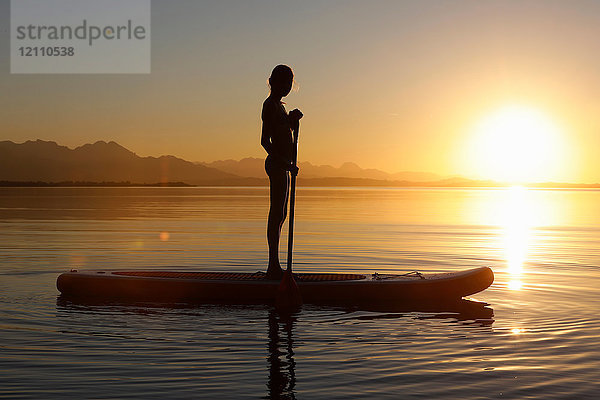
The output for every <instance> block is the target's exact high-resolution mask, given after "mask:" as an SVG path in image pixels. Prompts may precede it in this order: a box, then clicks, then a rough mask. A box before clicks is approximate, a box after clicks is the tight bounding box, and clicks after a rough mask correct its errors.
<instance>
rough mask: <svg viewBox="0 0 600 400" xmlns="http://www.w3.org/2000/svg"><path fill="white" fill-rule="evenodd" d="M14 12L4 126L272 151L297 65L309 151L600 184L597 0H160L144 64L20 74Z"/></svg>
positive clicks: (198, 155)
mask: <svg viewBox="0 0 600 400" xmlns="http://www.w3.org/2000/svg"><path fill="white" fill-rule="evenodd" d="M9 15H10V13H9V1H8V0H1V2H0V18H1V20H0V23H1V29H2V32H3V40H2V43H1V44H0V45H1V46H0V50H1V53H2V54H3V56H2V58H1V59H0V60H1V61H0V62H1V64H0V90H1V91H2V94H3V95H2V97H1V100H0V101H1V103H0V121H2V126H1V133H0V140H12V141H15V142H23V141H26V140H32V139H38V138H39V139H44V140H53V141H56V142H58V143H59V144H63V145H67V146H69V147H76V146H80V145H82V144H84V143H90V142H95V141H97V140H106V141H108V140H114V141H117V142H118V143H120V144H122V145H123V146H125V147H127V148H129V149H130V150H132V151H135V152H136V153H137V154H139V155H143V156H146V155H153V156H158V155H162V154H172V155H176V156H178V157H182V158H185V159H188V160H191V161H213V160H218V159H228V158H233V159H240V158H243V157H263V156H264V151H263V150H262V148H261V147H260V140H259V139H260V108H261V103H262V101H263V100H264V98H265V97H266V96H267V95H268V87H267V83H266V80H267V78H268V75H269V74H270V71H271V69H272V68H273V66H275V65H276V64H279V63H286V64H289V65H290V66H292V68H293V69H294V71H295V73H296V79H297V82H298V84H299V90H298V91H297V92H292V93H291V94H290V95H289V96H288V98H287V99H286V100H285V101H286V102H287V106H288V109H292V108H295V107H298V108H300V109H301V110H302V111H303V112H304V114H305V118H304V119H303V120H302V127H301V131H300V153H299V159H300V160H301V161H310V162H312V163H315V164H331V165H334V166H339V165H340V164H341V163H342V162H345V161H353V162H356V163H357V164H359V165H360V166H361V167H363V168H379V169H382V170H385V171H388V172H399V171H405V170H412V171H427V172H435V173H438V174H441V175H462V176H465V177H472V178H486V179H487V178H491V179H508V180H517V181H519V180H523V181H531V180H534V181H550V180H552V181H563V182H587V183H592V182H600V157H598V156H597V152H598V150H599V149H600V74H599V73H598V68H599V66H600V56H598V55H599V54H600V2H598V1H592V0H590V1H550V0H545V1H360V0H359V1H349V0H345V1H332V0H327V1H294V2H279V1H254V0H252V1H248V0H246V1H210V2H209V1H197V0H160V1H159V0H154V1H153V2H152V26H151V29H152V65H151V70H152V72H151V73H150V74H147V75H142V74H140V75H16V74H12V75H11V74H10V73H9V65H10V62H9V59H8V56H7V55H8V47H9V33H8V32H9ZM517 148H518V149H517Z"/></svg>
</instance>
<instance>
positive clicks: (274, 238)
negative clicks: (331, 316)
mask: <svg viewBox="0 0 600 400" xmlns="http://www.w3.org/2000/svg"><path fill="white" fill-rule="evenodd" d="M293 82H294V73H293V72H292V69H291V68H290V67H288V66H287V65H278V66H276V67H275V68H273V72H271V76H270V77H269V86H270V87H271V93H270V94H269V97H267V99H266V100H265V101H264V102H263V108H262V122H263V124H262V136H261V139H260V143H261V145H262V147H264V149H265V150H266V151H267V153H268V156H267V159H266V160H265V170H266V171H267V175H269V188H270V201H271V207H270V209H269V220H268V223H267V242H268V243H269V267H268V269H267V279H281V276H282V274H283V271H282V270H281V265H280V264H279V237H280V235H281V227H282V226H283V221H284V220H285V217H286V215H287V202H288V195H289V184H290V175H289V173H290V172H291V173H292V174H295V175H296V174H298V168H297V167H296V166H294V165H293V164H292V153H293V146H294V142H295V140H296V138H297V134H298V125H299V120H300V118H302V113H301V112H300V110H298V109H295V110H292V111H290V113H289V114H288V113H287V112H286V110H285V107H284V106H283V105H284V103H283V102H282V101H281V99H282V98H283V97H285V96H287V95H288V94H289V93H290V90H291V89H292V84H293ZM292 135H294V136H292Z"/></svg>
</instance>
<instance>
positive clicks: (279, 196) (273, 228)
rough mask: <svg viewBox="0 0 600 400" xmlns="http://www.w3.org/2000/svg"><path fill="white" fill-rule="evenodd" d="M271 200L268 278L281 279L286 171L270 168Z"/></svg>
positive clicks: (268, 224) (287, 188) (268, 232)
mask: <svg viewBox="0 0 600 400" xmlns="http://www.w3.org/2000/svg"><path fill="white" fill-rule="evenodd" d="M268 172H269V182H270V185H269V186H270V187H269V190H270V200H271V207H270V208H269V220H268V223H267V242H268V243H269V267H268V269H267V277H268V278H272V279H279V278H281V276H282V274H283V272H282V270H281V265H280V263H279V238H280V236H281V228H282V227H283V222H284V221H285V217H286V216H287V202H288V194H289V174H288V173H287V171H285V170H281V169H278V168H277V169H275V168H273V169H271V168H269V171H268Z"/></svg>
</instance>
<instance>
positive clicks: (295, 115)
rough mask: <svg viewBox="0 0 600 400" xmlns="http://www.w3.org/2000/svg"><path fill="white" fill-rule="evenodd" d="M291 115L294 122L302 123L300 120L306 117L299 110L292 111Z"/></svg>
mask: <svg viewBox="0 0 600 400" xmlns="http://www.w3.org/2000/svg"><path fill="white" fill-rule="evenodd" d="M289 115H290V119H291V120H292V121H300V119H301V118H302V117H303V116H304V114H302V112H301V111H300V110H298V109H297V108H295V109H293V110H292V111H290V114H289Z"/></svg>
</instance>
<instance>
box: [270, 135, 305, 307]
mask: <svg viewBox="0 0 600 400" xmlns="http://www.w3.org/2000/svg"><path fill="white" fill-rule="evenodd" d="M299 130H300V128H296V135H294V138H293V142H294V143H293V147H292V163H293V166H294V167H295V166H296V163H297V162H298V132H299ZM295 204H296V174H294V173H292V182H291V188H290V227H289V234H288V257H287V269H286V270H285V272H284V273H283V278H282V279H281V283H280V284H279V287H278V288H277V297H276V298H275V306H276V307H277V308H278V309H279V310H281V311H292V310H294V309H297V308H298V307H300V306H301V305H302V297H301V296H300V289H299V288H298V284H296V281H295V280H294V275H293V274H292V250H293V248H294V206H295Z"/></svg>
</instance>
